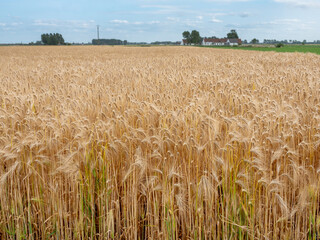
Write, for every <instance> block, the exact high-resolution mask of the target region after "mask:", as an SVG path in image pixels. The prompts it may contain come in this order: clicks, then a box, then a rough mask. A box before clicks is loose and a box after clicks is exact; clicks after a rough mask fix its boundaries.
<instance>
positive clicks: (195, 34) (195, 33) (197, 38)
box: [190, 30, 201, 44]
mask: <svg viewBox="0 0 320 240" xmlns="http://www.w3.org/2000/svg"><path fill="white" fill-rule="evenodd" d="M190 37H191V43H194V44H200V43H201V37H200V33H199V32H198V31H197V30H192V32H191V36H190Z"/></svg>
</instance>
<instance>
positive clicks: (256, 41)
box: [251, 38, 259, 44]
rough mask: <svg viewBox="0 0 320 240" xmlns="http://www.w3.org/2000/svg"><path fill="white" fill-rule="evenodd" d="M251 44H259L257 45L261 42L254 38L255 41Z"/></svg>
mask: <svg viewBox="0 0 320 240" xmlns="http://www.w3.org/2000/svg"><path fill="white" fill-rule="evenodd" d="M251 43H252V44H257V43H259V40H258V39H256V38H254V39H252V40H251Z"/></svg>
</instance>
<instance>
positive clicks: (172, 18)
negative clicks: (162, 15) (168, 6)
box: [167, 17, 180, 22]
mask: <svg viewBox="0 0 320 240" xmlns="http://www.w3.org/2000/svg"><path fill="white" fill-rule="evenodd" d="M167 20H169V21H172V22H179V21H180V19H179V18H177V17H167Z"/></svg>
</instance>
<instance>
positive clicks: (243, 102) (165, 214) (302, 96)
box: [0, 46, 320, 240]
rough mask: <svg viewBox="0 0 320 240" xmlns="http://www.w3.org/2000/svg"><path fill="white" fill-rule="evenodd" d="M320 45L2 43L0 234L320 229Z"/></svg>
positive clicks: (307, 233) (235, 235) (130, 235)
mask: <svg viewBox="0 0 320 240" xmlns="http://www.w3.org/2000/svg"><path fill="white" fill-rule="evenodd" d="M319 160H320V56H318V55H314V54H302V53H274V52H272V53H271V52H255V51H233V50H226V49H209V48H192V47H149V48H141V47H104V46H78V47H76V46H61V47H1V48H0V239H252V240H253V239H318V238H319V236H320V162H319Z"/></svg>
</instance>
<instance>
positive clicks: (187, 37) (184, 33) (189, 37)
mask: <svg viewBox="0 0 320 240" xmlns="http://www.w3.org/2000/svg"><path fill="white" fill-rule="evenodd" d="M182 37H183V38H184V39H186V40H187V43H188V44H190V43H191V34H190V32H189V31H184V32H183V33H182Z"/></svg>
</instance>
